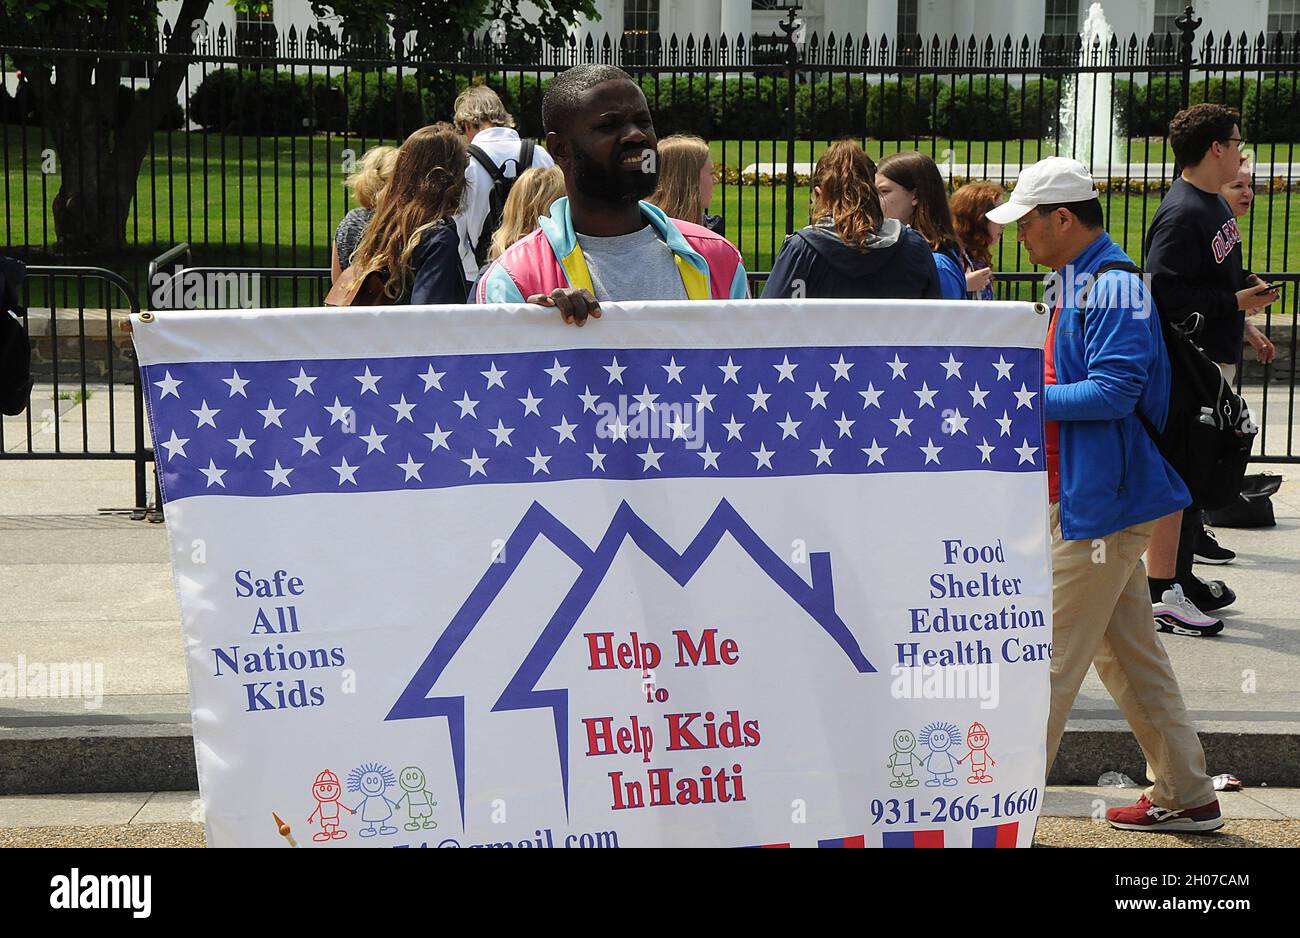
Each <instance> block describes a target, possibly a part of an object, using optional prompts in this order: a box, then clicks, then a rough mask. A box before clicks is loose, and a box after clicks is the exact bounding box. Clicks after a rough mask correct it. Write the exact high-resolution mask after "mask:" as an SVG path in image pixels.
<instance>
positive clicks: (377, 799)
mask: <svg viewBox="0 0 1300 938" xmlns="http://www.w3.org/2000/svg"><path fill="white" fill-rule="evenodd" d="M396 784H397V779H396V778H395V777H394V776H393V770H392V769H390V768H389V767H388V766H386V765H380V764H379V763H377V762H367V763H366V764H365V765H359V766H357V767H356V768H355V769H353V770H352V771H351V772H349V773H348V791H359V792H361V794H362V796H363V797H362V799H361V801H360V802H358V803H357V808H359V809H360V810H361V820H362V821H364V822H365V824H366V826H365V828H363V829H362V830H361V831H360V834H361V836H362V837H374V836H375V835H376V834H396V833H397V828H396V827H393V826H392V825H391V824H387V823H385V822H386V821H387V820H388V819H389V818H391V817H392V816H393V810H394V809H395V808H396V807H397V804H396V802H393V801H390V800H389V799H388V796H387V795H385V794H384V792H385V791H387V790H388V789H389V788H391V787H392V786H394V785H396ZM354 813H355V812H354ZM376 824H378V825H379V827H378V828H376V827H375V825H376Z"/></svg>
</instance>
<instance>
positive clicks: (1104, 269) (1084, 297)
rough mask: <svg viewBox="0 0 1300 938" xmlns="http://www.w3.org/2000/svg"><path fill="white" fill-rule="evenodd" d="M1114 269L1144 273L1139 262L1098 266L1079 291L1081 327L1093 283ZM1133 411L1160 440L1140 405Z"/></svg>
mask: <svg viewBox="0 0 1300 938" xmlns="http://www.w3.org/2000/svg"><path fill="white" fill-rule="evenodd" d="M1112 270H1122V271H1124V272H1125V273H1128V274H1138V275H1141V273H1142V268H1141V267H1139V266H1138V265H1137V264H1134V263H1133V262H1132V261H1107V262H1106V263H1104V264H1102V265H1101V266H1100V267H1098V268H1097V272H1096V273H1095V274H1093V277H1092V280H1091V282H1089V283H1088V284H1087V286H1085V287H1084V288H1083V290H1082V291H1080V293H1079V327H1080V328H1082V327H1083V320H1084V312H1083V308H1084V307H1085V306H1087V305H1088V297H1089V295H1090V294H1091V293H1092V288H1093V285H1094V284H1096V282H1097V280H1098V278H1099V277H1101V275H1102V274H1106V273H1109V272H1110V271H1112ZM1133 413H1134V414H1135V415H1136V416H1137V418H1138V420H1140V421H1141V422H1142V426H1143V427H1145V428H1146V431H1147V435H1148V436H1150V437H1151V439H1153V440H1158V439H1159V438H1160V431H1159V430H1157V429H1156V428H1155V425H1154V424H1152V423H1151V421H1150V420H1148V419H1147V415H1146V414H1144V413H1142V408H1141V407H1140V406H1134V408H1133Z"/></svg>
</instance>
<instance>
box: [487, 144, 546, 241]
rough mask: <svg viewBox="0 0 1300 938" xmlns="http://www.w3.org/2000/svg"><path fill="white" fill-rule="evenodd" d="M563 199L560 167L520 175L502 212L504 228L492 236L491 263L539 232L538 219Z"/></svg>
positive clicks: (500, 226) (532, 170)
mask: <svg viewBox="0 0 1300 938" xmlns="http://www.w3.org/2000/svg"><path fill="white" fill-rule="evenodd" d="M562 195H564V173H563V172H561V171H560V169H559V168H558V167H555V166H549V167H547V168H546V169H536V168H534V169H528V170H524V172H522V173H520V174H519V178H518V179H516V180H515V183H514V185H512V186H511V187H510V194H509V195H508V196H506V204H505V207H504V208H503V209H502V210H501V224H500V225H499V226H498V227H497V230H496V232H495V233H494V234H493V235H492V246H491V248H490V249H489V250H488V260H490V261H494V260H496V259H497V258H498V257H500V256H501V255H502V254H504V253H505V252H506V248H508V247H510V245H512V244H514V243H515V242H516V241H520V240H522V239H524V238H526V237H527V236H528V235H530V234H532V233H533V232H534V231H536V230H537V219H538V218H540V217H541V216H542V215H546V214H549V210H550V208H551V203H552V202H554V201H555V200H556V199H558V198H560V197H561V196H562Z"/></svg>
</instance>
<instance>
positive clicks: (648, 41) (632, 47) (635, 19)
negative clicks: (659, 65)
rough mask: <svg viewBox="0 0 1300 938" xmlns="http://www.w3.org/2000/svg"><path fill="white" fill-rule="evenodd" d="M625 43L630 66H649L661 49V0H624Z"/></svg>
mask: <svg viewBox="0 0 1300 938" xmlns="http://www.w3.org/2000/svg"><path fill="white" fill-rule="evenodd" d="M623 42H624V45H625V47H626V49H627V55H628V56H629V59H628V63H627V64H630V65H648V64H650V62H651V60H652V59H653V58H654V56H655V54H656V51H657V50H658V49H659V46H660V42H659V0H623Z"/></svg>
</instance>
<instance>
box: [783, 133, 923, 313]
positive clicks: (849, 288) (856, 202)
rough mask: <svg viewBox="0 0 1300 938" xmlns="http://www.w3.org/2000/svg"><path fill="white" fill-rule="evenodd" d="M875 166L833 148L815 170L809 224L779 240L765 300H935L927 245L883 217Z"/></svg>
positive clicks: (850, 143) (848, 147) (850, 149)
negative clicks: (813, 298)
mask: <svg viewBox="0 0 1300 938" xmlns="http://www.w3.org/2000/svg"><path fill="white" fill-rule="evenodd" d="M875 176H876V167H875V164H874V163H872V162H871V157H869V156H867V154H866V153H865V152H864V151H863V149H862V145H861V144H860V143H858V141H856V140H841V141H839V142H838V143H835V144H832V145H831V146H830V147H829V148H828V149H827V150H826V152H825V153H823V154H822V156H821V159H819V160H818V161H817V168H816V170H815V171H814V172H813V178H812V183H813V192H812V208H811V211H810V217H811V219H812V221H813V223H812V224H811V225H809V226H808V227H807V228H804V229H802V230H800V231H797V232H795V233H794V234H792V235H791V236H790V237H788V238H786V239H785V243H784V244H783V245H782V246H781V252H780V253H779V254H778V255H777V257H776V261H775V262H774V263H773V264H772V273H771V274H769V275H768V278H767V283H766V285H765V286H764V287H763V298H764V299H771V298H774V297H775V298H790V297H793V298H796V299H799V298H803V297H816V298H833V299H899V300H917V299H939V298H940V292H939V274H938V272H937V271H936V270H935V265H934V258H933V256H932V255H931V253H930V246H929V245H928V244H926V242H925V239H924V238H922V237H921V236H920V235H919V234H917V233H916V232H915V231H913V230H912V229H910V228H908V227H907V226H906V225H903V224H901V223H900V222H898V221H897V220H895V219H892V218H886V217H885V213H884V211H883V209H882V208H881V204H880V196H879V194H878V193H877V192H876V187H875V183H874V182H873V180H874V178H875Z"/></svg>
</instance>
